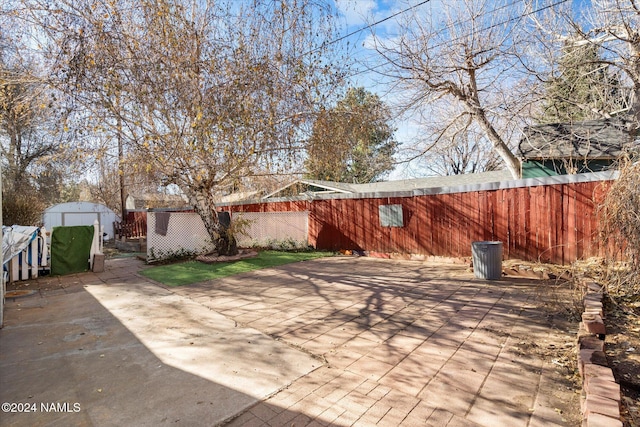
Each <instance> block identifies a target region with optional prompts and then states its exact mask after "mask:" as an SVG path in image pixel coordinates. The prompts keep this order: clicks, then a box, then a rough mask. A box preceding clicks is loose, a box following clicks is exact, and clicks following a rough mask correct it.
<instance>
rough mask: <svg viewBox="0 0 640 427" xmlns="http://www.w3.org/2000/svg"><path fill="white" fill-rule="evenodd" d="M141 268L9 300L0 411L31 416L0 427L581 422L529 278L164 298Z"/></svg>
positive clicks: (467, 276) (399, 278)
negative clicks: (7, 405)
mask: <svg viewBox="0 0 640 427" xmlns="http://www.w3.org/2000/svg"><path fill="white" fill-rule="evenodd" d="M141 268H144V265H143V263H142V262H140V261H138V260H136V259H134V258H122V259H112V260H108V261H107V263H106V269H105V271H104V272H103V273H97V274H94V273H83V274H78V275H74V276H68V277H61V278H44V279H43V278H41V279H39V280H38V283H31V284H30V286H32V287H39V288H41V289H42V290H41V291H40V292H38V293H36V294H34V295H32V296H27V297H22V298H15V299H8V300H7V305H6V314H5V327H4V328H3V329H2V330H0V346H1V352H0V398H1V399H2V402H14V403H29V404H36V405H35V407H36V409H37V411H31V412H29V413H16V412H5V413H2V414H0V415H1V420H0V424H1V425H3V426H5V425H6V426H23V425H25V426H26V425H29V426H37V425H42V426H45V425H46V426H53V425H60V426H62V425H64V426H70V425H77V426H110V425H113V426H116V425H117V426H120V425H169V424H172V425H175V424H178V425H186V426H200V425H202V426H211V425H228V426H254V425H257V426H291V425H293V426H305V425H335V426H351V425H360V426H371V425H381V426H398V425H407V426H413V425H427V426H476V425H477V426H491V427H494V426H509V427H513V426H530V427H534V426H553V425H576V419H574V417H575V414H579V395H578V394H577V393H576V392H575V391H574V390H573V389H572V384H571V383H570V381H568V380H567V379H566V374H567V370H566V368H564V367H563V366H561V363H558V361H557V360H554V359H553V358H552V357H550V356H548V355H545V352H544V351H541V350H547V349H556V350H558V349H562V348H564V347H565V346H566V348H568V349H571V348H573V347H574V340H575V331H563V330H561V329H559V328H556V327H550V325H549V319H548V317H547V315H546V314H545V313H544V312H543V311H541V310H539V308H538V297H539V292H537V286H539V283H540V282H537V281H535V280H527V279H509V280H506V279H505V280H500V281H484V280H478V279H475V278H474V277H473V274H472V273H469V272H468V271H466V268H465V266H462V265H455V264H430V263H421V262H411V261H394V260H379V259H371V258H357V257H335V258H325V259H320V260H316V261H307V262H302V263H296V264H289V265H285V266H282V267H279V268H275V269H267V270H259V271H256V272H253V273H247V274H243V275H238V276H234V277H230V278H226V279H223V280H216V281H211V282H204V283H198V284H195V285H190V286H183V287H179V288H166V287H164V286H162V285H159V284H157V283H153V282H151V281H149V280H148V279H146V278H144V277H142V276H140V275H138V274H137V272H138V271H139V270H140V269H141ZM549 354H552V353H549ZM50 402H59V403H67V404H68V405H66V406H65V405H61V407H59V409H68V410H59V411H53V412H52V411H49V412H46V411H43V410H41V409H42V408H43V407H41V406H40V405H41V404H42V403H45V404H46V403H50ZM76 404H77V405H76ZM3 408H4V407H3ZM44 408H47V406H46V405H45V406H44ZM78 408H79V409H78ZM21 409H24V405H23V407H22V408H21ZM75 409H78V410H75ZM577 421H578V423H579V419H578V420H577Z"/></svg>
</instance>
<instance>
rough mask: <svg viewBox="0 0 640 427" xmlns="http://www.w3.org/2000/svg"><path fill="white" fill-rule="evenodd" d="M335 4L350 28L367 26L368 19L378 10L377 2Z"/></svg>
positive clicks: (344, 0) (360, 0)
mask: <svg viewBox="0 0 640 427" xmlns="http://www.w3.org/2000/svg"><path fill="white" fill-rule="evenodd" d="M335 2H336V7H337V8H338V10H339V11H340V13H341V14H342V15H343V16H344V17H345V19H346V21H347V25H348V26H352V25H362V24H365V23H366V22H367V18H368V17H369V16H371V14H372V13H373V12H374V11H375V10H376V9H377V8H378V3H377V2H376V0H335Z"/></svg>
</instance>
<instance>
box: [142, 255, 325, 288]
mask: <svg viewBox="0 0 640 427" xmlns="http://www.w3.org/2000/svg"><path fill="white" fill-rule="evenodd" d="M332 255H333V253H331V252H279V251H261V252H260V253H259V254H258V256H257V257H255V258H247V259H243V260H239V261H233V262H220V263H215V264H205V263H202V262H198V261H187V262H181V263H176V264H169V265H161V266H158V267H151V268H147V269H144V270H142V271H141V272H140V274H142V275H143V276H146V277H148V278H150V279H152V280H155V281H157V282H160V283H162V284H164V285H167V286H183V285H190V284H192V283H197V282H204V281H207V280H213V279H220V278H222V277H227V276H233V275H235V274H240V273H245V272H247V271H253V270H260V269H262V268H269V267H276V266H279V265H283V264H289V263H292V262H298V261H307V260H310V259H315V258H322V257H328V256H332Z"/></svg>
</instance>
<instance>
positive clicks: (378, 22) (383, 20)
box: [303, 0, 431, 56]
mask: <svg viewBox="0 0 640 427" xmlns="http://www.w3.org/2000/svg"><path fill="white" fill-rule="evenodd" d="M430 1H431V0H424V1H421V2H420V3H418V4H415V5H413V6H409V7H408V8H406V9H403V10H401V11H399V12H396V13H394V14H393V15H390V16H387V17H386V18H382V19H381V20H379V21H376V22H373V23H371V24H369V25H366V26H364V27H362V28H358V29H357V30H353V31H352V32H350V33H349V34H345V35H344V36H341V37H338V38H337V39H333V40H331V41H328V42H325V43H322V45H321V46H320V47H317V48H315V49H312V50H310V51H309V52H307V53H305V54H304V55H303V56H306V55H310V54H312V53H314V52H317V51H318V50H320V49H323V48H325V47H326V46H331V45H332V44H336V43H339V42H341V41H342V40H344V39H347V38H349V37H351V36H353V35H355V34H358V33H361V32H363V31H365V30H368V29H370V28H373V27H375V26H376V25H380V24H382V23H383V22H385V21H388V20H389V19H392V18H395V17H396V16H398V15H402V14H403V13H406V12H409V11H410V10H413V9H415V8H418V7H420V6H422V5H425V4H427V3H429V2H430Z"/></svg>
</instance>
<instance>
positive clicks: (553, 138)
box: [518, 119, 638, 160]
mask: <svg viewBox="0 0 640 427" xmlns="http://www.w3.org/2000/svg"><path fill="white" fill-rule="evenodd" d="M630 130H631V126H630V122H629V121H627V120H624V119H604V120H588V121H582V122H575V123H552V124H545V125H536V126H529V127H526V128H525V129H524V131H523V136H522V139H521V140H520V144H519V146H518V149H519V151H520V157H521V158H522V159H524V160H547V159H616V158H618V157H620V156H621V155H622V154H623V153H624V152H625V151H626V150H628V148H629V147H630V146H632V145H636V146H637V145H638V141H637V140H635V141H634V140H632V139H631V137H630Z"/></svg>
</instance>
